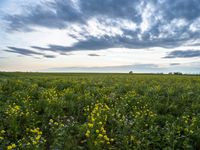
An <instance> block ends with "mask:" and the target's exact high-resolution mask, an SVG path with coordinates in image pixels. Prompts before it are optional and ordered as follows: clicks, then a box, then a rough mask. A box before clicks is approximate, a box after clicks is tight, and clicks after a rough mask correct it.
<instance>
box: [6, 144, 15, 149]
mask: <svg viewBox="0 0 200 150" xmlns="http://www.w3.org/2000/svg"><path fill="white" fill-rule="evenodd" d="M16 147H17V146H16V145H15V144H11V145H8V146H7V150H12V149H15V148H16Z"/></svg>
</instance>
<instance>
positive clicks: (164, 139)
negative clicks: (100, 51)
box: [0, 72, 200, 150]
mask: <svg viewBox="0 0 200 150" xmlns="http://www.w3.org/2000/svg"><path fill="white" fill-rule="evenodd" d="M4 149H5V150H6V149H7V150H11V149H15V150H21V149H22V150H29V149H30V150H43V149H44V150H49V149H50V150H68V149H70V150H73V149H74V150H77V149H89V150H93V149H96V150H100V149H113V150H114V149H124V150H125V149H139V150H140V149H141V150H144V149H149V150H151V149H152V150H154V149H165V150H171V149H191V150H193V149H194V150H195V149H196V150H197V149H200V77H199V76H185V75H142V74H140V75H139V74H138V75H137V74H75V73H74V74H73V73H71V74H67V73H66V74H65V73H61V74H50V73H49V74H48V73H3V72H2V73H0V150H4Z"/></svg>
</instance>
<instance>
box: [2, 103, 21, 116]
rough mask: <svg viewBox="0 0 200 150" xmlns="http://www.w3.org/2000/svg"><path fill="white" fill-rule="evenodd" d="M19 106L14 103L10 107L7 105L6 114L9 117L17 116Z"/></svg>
mask: <svg viewBox="0 0 200 150" xmlns="http://www.w3.org/2000/svg"><path fill="white" fill-rule="evenodd" d="M20 108H21V107H20V106H19V105H17V104H16V103H13V104H12V105H8V109H7V110H6V112H5V113H6V114H7V115H9V116H17V115H19V114H20Z"/></svg>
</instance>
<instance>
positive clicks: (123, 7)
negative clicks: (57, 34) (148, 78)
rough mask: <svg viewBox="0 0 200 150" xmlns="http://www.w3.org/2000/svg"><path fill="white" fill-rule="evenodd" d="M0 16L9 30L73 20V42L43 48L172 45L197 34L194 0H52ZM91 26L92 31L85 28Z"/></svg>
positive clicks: (199, 14)
mask: <svg viewBox="0 0 200 150" xmlns="http://www.w3.org/2000/svg"><path fill="white" fill-rule="evenodd" d="M4 20H6V21H7V23H8V30H11V31H14V30H17V31H21V30H22V31H32V30H34V28H33V27H35V26H39V27H45V28H56V29H64V28H67V27H71V26H73V25H77V26H78V28H79V31H75V32H74V33H71V36H72V37H73V38H76V39H77V43H75V44H74V45H72V46H70V47H64V48H63V47H62V46H59V47H58V46H56V47H55V45H51V43H49V44H50V45H49V48H47V49H48V50H52V49H54V48H56V49H59V50H61V51H63V50H64V51H74V50H101V49H108V48H116V47H117V48H120V47H125V48H135V49H138V48H149V47H165V48H172V47H177V46H181V45H182V44H183V43H185V42H189V41H192V40H196V39H199V36H200V26H199V23H200V2H199V0H185V1H183V0H150V1H143V0H142V1H141V0H134V1H133V0H126V1H121V0H109V1H102V0H84V1H81V0H54V1H51V2H46V3H44V2H43V3H40V4H38V5H36V6H33V7H31V6H29V7H27V8H25V11H24V13H21V14H16V15H6V16H4ZM93 27H94V31H91V28H93ZM108 30H109V31H108ZM113 30H115V31H113ZM93 32H96V33H97V34H96V35H95V34H93ZM78 34H79V36H77V35H78ZM80 36H82V39H80ZM38 49H43V50H44V49H45V48H39V47H38ZM56 49H55V50H56Z"/></svg>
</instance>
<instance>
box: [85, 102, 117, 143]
mask: <svg viewBox="0 0 200 150" xmlns="http://www.w3.org/2000/svg"><path fill="white" fill-rule="evenodd" d="M84 110H85V111H89V110H90V108H89V106H87V107H86V108H85V109H84ZM109 110H110V108H109V107H108V105H107V104H102V103H97V104H95V105H94V106H93V108H92V109H91V113H89V116H88V123H87V124H86V126H87V131H86V133H85V136H86V137H87V138H90V140H92V142H93V143H94V144H95V145H97V144H110V142H113V141H114V139H112V138H109V137H108V136H107V133H106V129H105V124H106V122H107V118H108V117H107V113H108V111H109Z"/></svg>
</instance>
